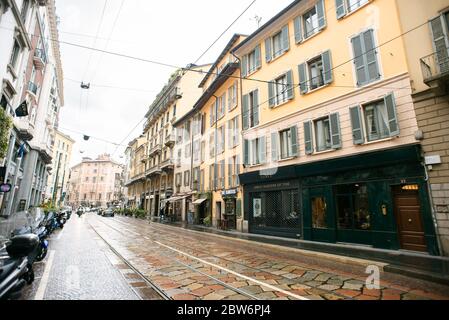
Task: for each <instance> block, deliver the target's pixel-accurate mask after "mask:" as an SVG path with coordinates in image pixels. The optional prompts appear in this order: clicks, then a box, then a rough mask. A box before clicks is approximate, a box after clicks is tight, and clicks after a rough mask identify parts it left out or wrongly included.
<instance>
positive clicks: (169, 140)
mask: <svg viewBox="0 0 449 320" xmlns="http://www.w3.org/2000/svg"><path fill="white" fill-rule="evenodd" d="M175 142H176V138H175V135H174V134H173V133H172V134H169V135H168V136H167V137H165V146H167V147H169V148H172V147H173V146H174V145H175Z"/></svg>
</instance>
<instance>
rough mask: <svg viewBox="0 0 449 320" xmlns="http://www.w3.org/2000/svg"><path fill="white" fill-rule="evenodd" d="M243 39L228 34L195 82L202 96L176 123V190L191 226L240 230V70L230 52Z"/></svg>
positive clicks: (236, 35)
mask: <svg viewBox="0 0 449 320" xmlns="http://www.w3.org/2000/svg"><path fill="white" fill-rule="evenodd" d="M244 38H245V37H244V36H242V35H239V34H235V35H234V36H233V37H232V38H231V40H230V41H229V42H228V44H227V45H226V47H225V48H224V49H223V51H222V52H221V54H220V56H219V57H218V59H217V60H216V61H215V62H214V64H213V65H212V66H211V67H210V69H209V70H208V72H207V74H206V76H204V77H203V79H202V81H201V82H200V83H198V85H199V87H200V88H202V90H203V94H202V96H201V97H200V98H199V100H198V101H197V102H196V103H195V104H194V105H193V108H192V110H191V111H190V112H189V113H187V114H186V115H185V116H184V117H183V118H181V119H179V120H178V121H177V122H176V123H175V126H176V129H177V132H178V137H179V138H178V139H177V144H176V147H175V148H176V150H177V158H176V159H177V160H176V162H177V165H176V169H175V171H176V177H175V188H177V189H178V191H179V193H180V194H182V195H184V196H186V198H187V205H185V206H183V208H184V213H183V216H184V221H186V222H188V223H190V224H204V225H212V226H214V227H219V228H223V229H238V230H242V215H241V212H242V210H241V203H242V196H243V194H242V189H241V187H240V183H239V178H238V176H239V174H240V173H241V170H242V166H241V145H242V144H241V133H240V132H241V116H240V114H241V107H240V70H239V62H238V59H237V58H236V57H235V56H233V55H232V54H231V53H230V51H231V50H232V48H233V47H235V46H236V45H238V44H239V43H240V42H241V41H242V40H243V39H244ZM190 177H191V178H190Z"/></svg>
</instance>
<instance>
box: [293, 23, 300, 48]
mask: <svg viewBox="0 0 449 320" xmlns="http://www.w3.org/2000/svg"><path fill="white" fill-rule="evenodd" d="M301 20H302V18H301V16H299V17H296V19H295V20H294V21H293V24H294V26H295V42H296V43H300V42H301V41H302V23H301V22H302V21H301Z"/></svg>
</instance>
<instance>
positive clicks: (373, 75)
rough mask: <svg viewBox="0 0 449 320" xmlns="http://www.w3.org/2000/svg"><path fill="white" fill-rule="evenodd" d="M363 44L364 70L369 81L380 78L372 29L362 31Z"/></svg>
mask: <svg viewBox="0 0 449 320" xmlns="http://www.w3.org/2000/svg"><path fill="white" fill-rule="evenodd" d="M363 44H364V49H365V59H366V71H367V75H368V79H369V81H370V82H371V81H374V80H377V79H379V78H380V72H379V64H378V62H377V50H376V49H375V48H376V44H375V41H374V31H373V30H368V31H366V32H364V33H363Z"/></svg>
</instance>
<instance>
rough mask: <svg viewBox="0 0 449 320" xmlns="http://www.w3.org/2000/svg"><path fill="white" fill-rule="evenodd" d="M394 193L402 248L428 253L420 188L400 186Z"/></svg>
mask: <svg viewBox="0 0 449 320" xmlns="http://www.w3.org/2000/svg"><path fill="white" fill-rule="evenodd" d="M393 193H394V211H395V216H396V221H397V225H398V231H399V241H400V244H401V248H402V249H405V250H412V251H422V252H427V245H426V238H425V236H424V225H423V222H422V212H421V204H420V201H419V190H418V187H417V186H399V187H395V188H394V192H393Z"/></svg>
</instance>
